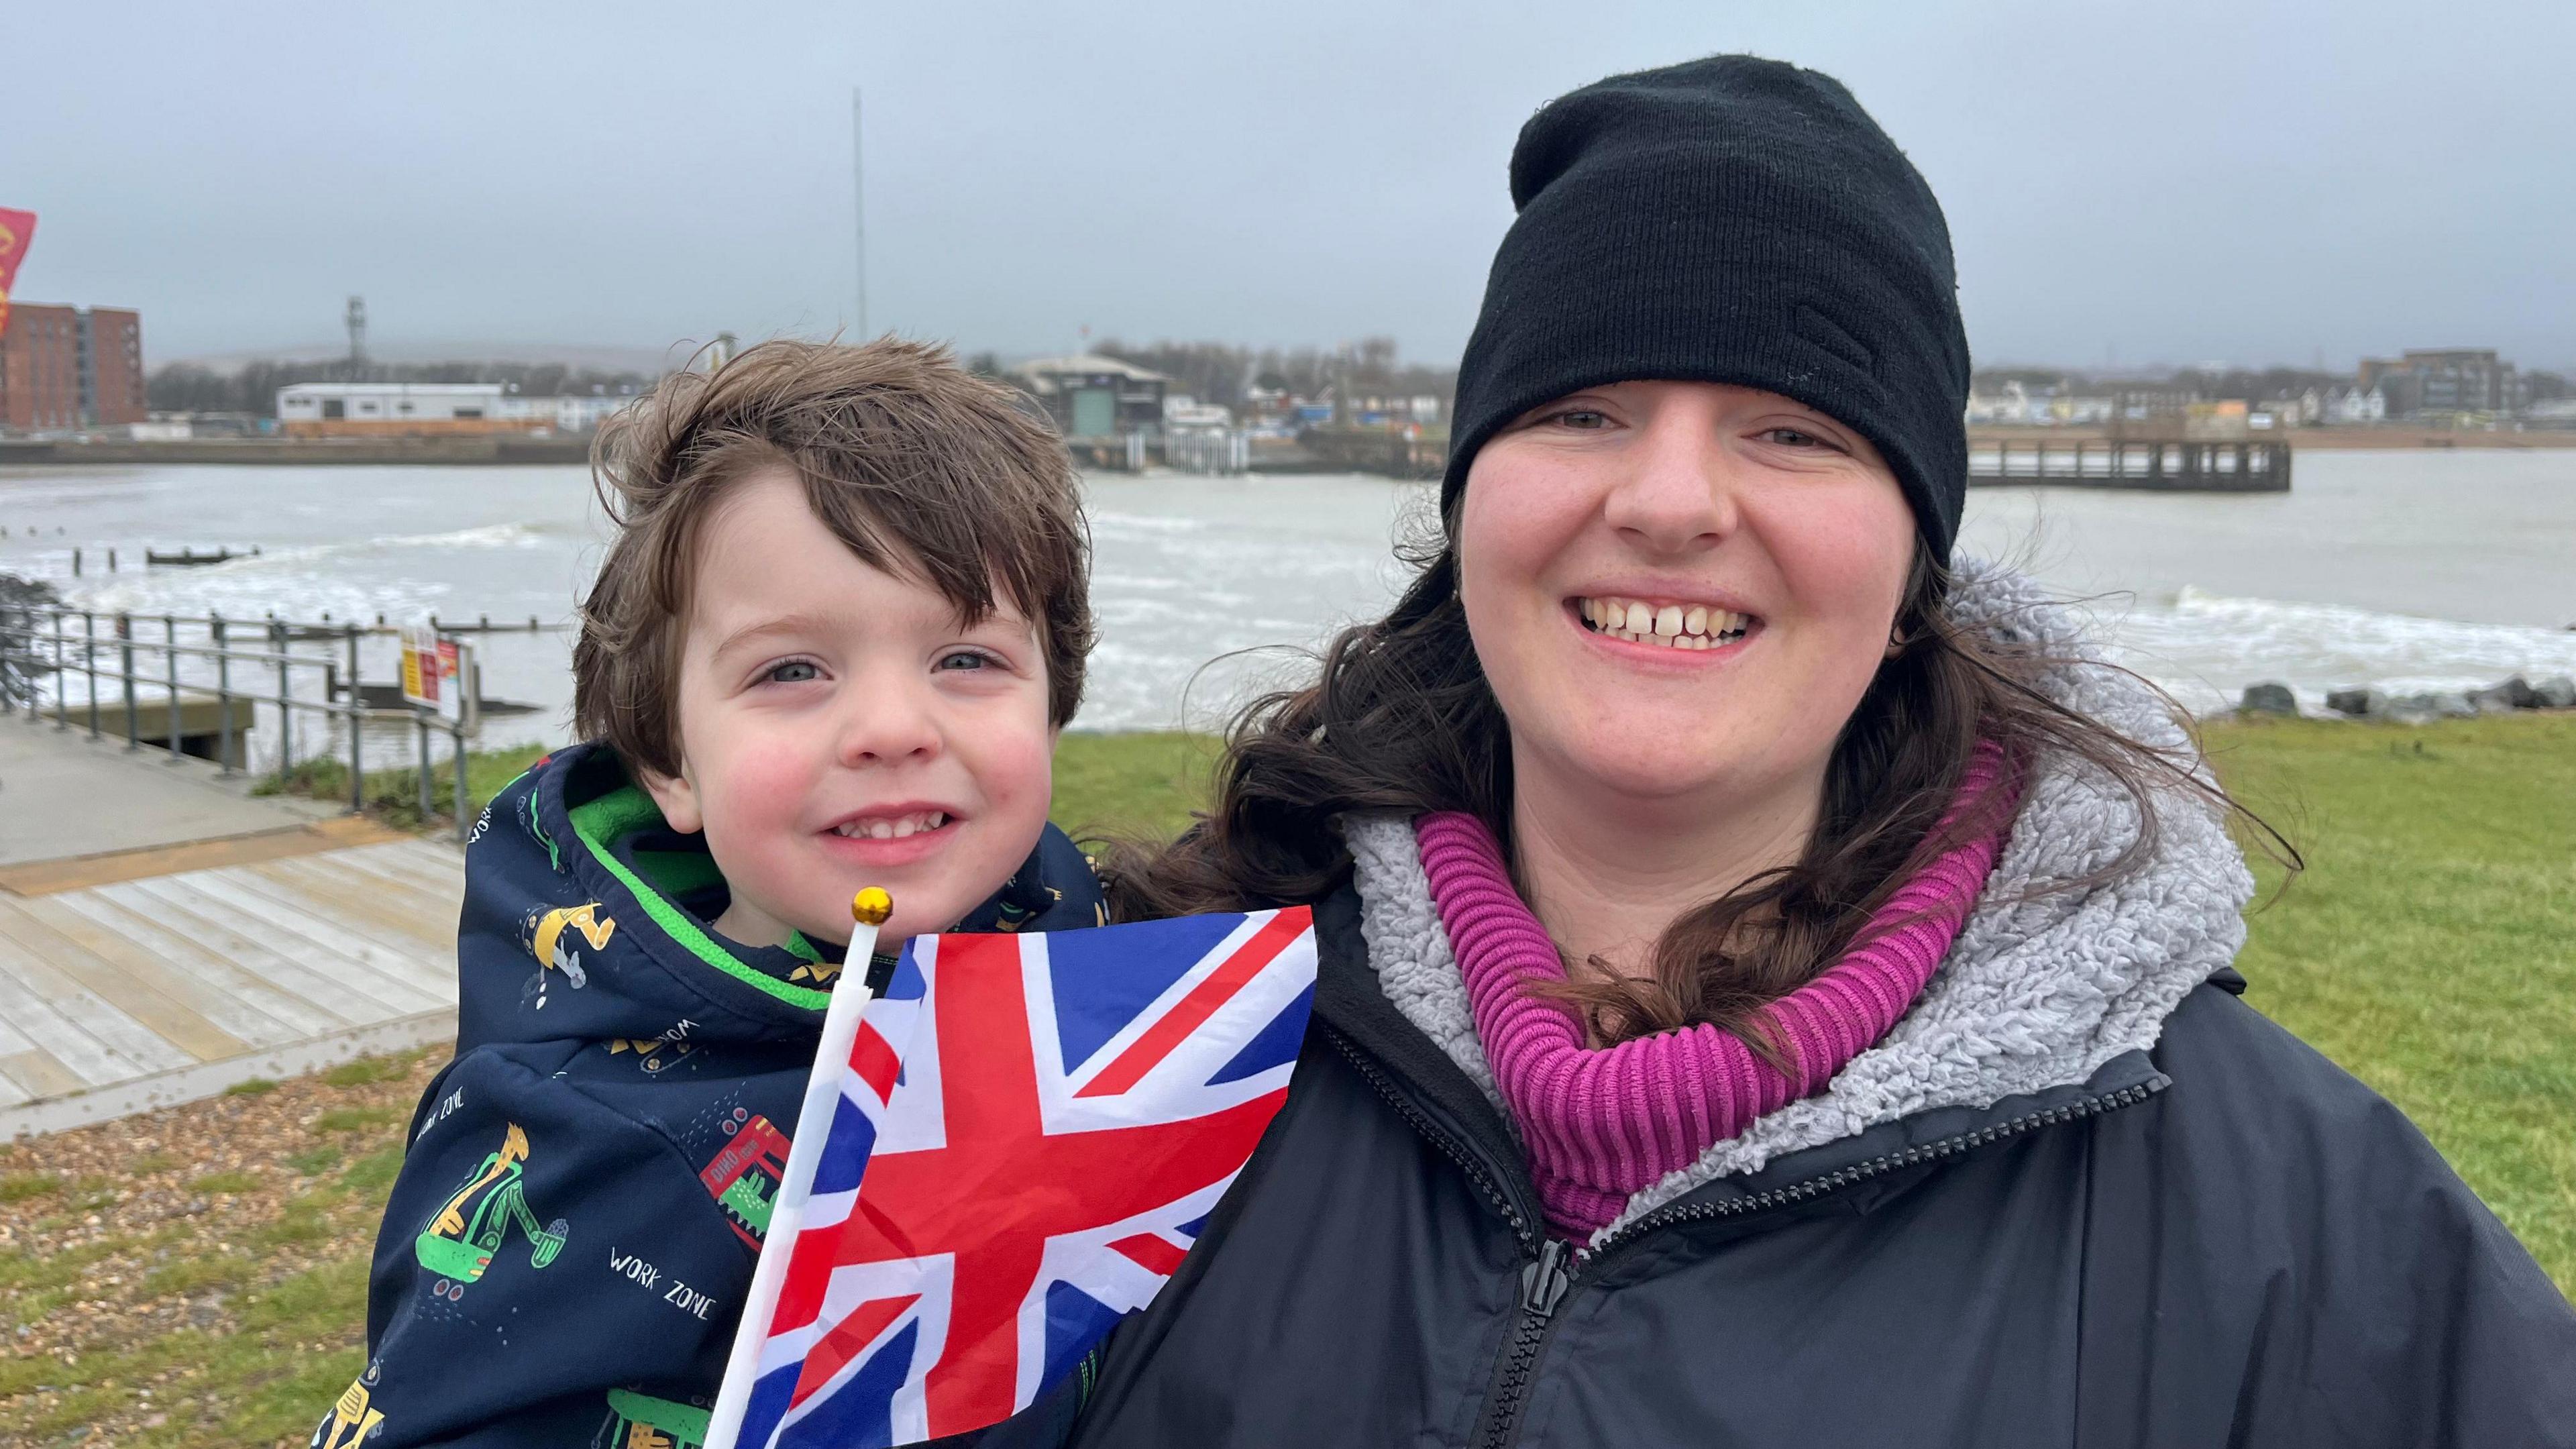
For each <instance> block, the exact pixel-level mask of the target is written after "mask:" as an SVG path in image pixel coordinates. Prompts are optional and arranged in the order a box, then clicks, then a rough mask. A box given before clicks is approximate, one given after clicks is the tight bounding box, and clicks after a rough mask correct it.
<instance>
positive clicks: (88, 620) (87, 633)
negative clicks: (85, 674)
mask: <svg viewBox="0 0 2576 1449" xmlns="http://www.w3.org/2000/svg"><path fill="white" fill-rule="evenodd" d="M81 664H82V667H83V668H85V669H87V670H88V671H89V737H90V738H91V739H97V738H98V615H97V614H95V613H93V612H91V611H90V610H88V609H83V610H81Z"/></svg>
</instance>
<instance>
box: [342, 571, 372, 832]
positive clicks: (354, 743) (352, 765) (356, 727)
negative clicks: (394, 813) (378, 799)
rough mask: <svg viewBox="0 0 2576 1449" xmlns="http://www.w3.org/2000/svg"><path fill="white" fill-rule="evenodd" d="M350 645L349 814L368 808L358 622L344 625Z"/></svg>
mask: <svg viewBox="0 0 2576 1449" xmlns="http://www.w3.org/2000/svg"><path fill="white" fill-rule="evenodd" d="M343 627H345V628H346V629H347V631H348V633H347V639H348V644H349V813H351V814H353V815H354V814H356V813H358V812H359V811H361V810H364V809H366V808H367V742H366V741H365V740H363V739H361V738H360V736H361V735H362V734H364V733H365V728H364V727H365V725H366V720H367V716H366V707H367V702H366V700H365V698H364V697H363V696H362V695H361V694H360V692H359V689H358V621H357V620H355V619H352V620H350V621H349V622H348V623H347V624H346V625H345V626H343Z"/></svg>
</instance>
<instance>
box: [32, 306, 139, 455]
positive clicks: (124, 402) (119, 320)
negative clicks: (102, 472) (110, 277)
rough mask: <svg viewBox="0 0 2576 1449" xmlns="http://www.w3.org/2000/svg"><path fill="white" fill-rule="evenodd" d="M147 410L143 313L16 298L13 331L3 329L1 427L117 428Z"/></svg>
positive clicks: (43, 428)
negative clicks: (57, 305) (144, 390)
mask: <svg viewBox="0 0 2576 1449" xmlns="http://www.w3.org/2000/svg"><path fill="white" fill-rule="evenodd" d="M144 416H145V410H144V397H143V319H142V318H141V317H140V316H139V315H137V314H136V313H133V312H129V311H125V310H123V309H120V308H115V307H91V308H86V309H84V308H78V307H48V306H44V305H41V304H38V303H29V302H14V303H11V304H10V307H9V323H8V330H7V331H6V332H5V333H0V427H7V428H15V429H19V430H21V431H31V432H32V431H55V430H68V429H72V428H83V427H115V426H120V425H122V424H125V423H139V422H141V421H143V419H144Z"/></svg>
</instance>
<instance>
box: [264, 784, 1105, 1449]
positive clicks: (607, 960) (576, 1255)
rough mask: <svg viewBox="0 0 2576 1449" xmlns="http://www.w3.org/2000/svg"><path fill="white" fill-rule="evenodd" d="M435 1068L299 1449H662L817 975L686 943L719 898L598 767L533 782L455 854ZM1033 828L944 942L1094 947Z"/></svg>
mask: <svg viewBox="0 0 2576 1449" xmlns="http://www.w3.org/2000/svg"><path fill="white" fill-rule="evenodd" d="M465 875H466V889H465V911H464V917H463V920H462V922H461V924H460V926H459V929H458V935H457V978H458V979H457V985H458V995H459V1002H458V1009H457V1014H458V1031H457V1056H456V1060H455V1061H454V1062H452V1063H450V1064H449V1065H448V1067H447V1068H446V1070H444V1071H443V1072H441V1073H440V1074H439V1076H438V1078H437V1079H436V1080H435V1081H434V1082H432V1083H431V1085H430V1088H429V1091H428V1092H427V1093H426V1094H425V1095H424V1096H423V1097H422V1099H421V1103H420V1107H419V1110H418V1111H417V1112H416V1113H414V1115H413V1118H412V1123H411V1129H410V1130H411V1139H410V1146H409V1148H408V1150H407V1152H406V1154H405V1157H404V1160H403V1167H402V1173H401V1175H400V1177H399V1178H397V1180H396V1181H395V1183H394V1190H393V1197H392V1201H391V1202H390V1204H389V1205H388V1206H387V1208H386V1212H385V1221H384V1226H383V1229H382V1230H381V1232H380V1233H379V1234H378V1237H377V1241H376V1251H375V1258H374V1263H373V1267H372V1269H371V1272H370V1276H369V1280H368V1292H367V1348H368V1361H367V1366H366V1370H365V1372H364V1373H363V1374H361V1375H360V1377H359V1379H358V1380H357V1382H355V1383H352V1384H351V1385H350V1386H349V1388H348V1390H347V1392H345V1393H343V1394H342V1395H341V1396H340V1398H339V1400H338V1401H337V1402H335V1403H331V1404H316V1405H314V1410H315V1414H316V1417H317V1419H318V1421H319V1422H318V1423H317V1425H316V1427H315V1430H314V1434H313V1439H312V1443H313V1445H314V1446H315V1449H400V1446H404V1445H427V1444H435V1445H458V1446H476V1449H497V1446H530V1449H534V1446H540V1445H542V1446H547V1449H554V1446H563V1445H570V1446H581V1445H593V1446H608V1445H616V1446H618V1449H644V1446H649V1449H686V1446H691V1445H694V1444H696V1443H698V1442H699V1441H700V1440H701V1439H702V1438H703V1436H704V1434H705V1426H706V1413H707V1410H708V1408H709V1406H711V1405H712V1404H713V1402H714V1399H715V1391H716V1386H717V1382H718V1379H719V1378H720V1376H721V1374H722V1372H723V1365H724V1356H725V1350H726V1348H727V1347H728V1346H729V1345H730V1344H731V1342H732V1338H733V1329H734V1322H735V1320H736V1318H737V1317H738V1316H739V1314H740V1311H741V1309H740V1304H741V1299H742V1294H743V1291H744V1289H745V1288H747V1287H748V1286H749V1284H750V1281H751V1268H752V1263H753V1260H754V1257H755V1255H756V1254H757V1253H758V1252H759V1249H760V1243H761V1241H762V1239H763V1237H764V1236H765V1235H766V1234H767V1232H768V1227H769V1213H770V1205H771V1204H772V1203H773V1202H774V1201H775V1200H776V1194H777V1186H778V1180H779V1177H780V1175H781V1174H782V1173H783V1172H784V1171H785V1170H786V1163H787V1151H788V1139H789V1134H790V1133H791V1132H792V1131H793V1130H794V1128H795V1124H796V1112H797V1108H798V1105H799V1104H800V1103H801V1101H802V1100H803V1097H804V1088H805V1075H806V1071H807V1068H808V1067H809V1066H810V1065H811V1064H812V1061H813V1056H814V1044H815V1039H816V1036H817V1034H818V1032H819V1031H820V1029H821V1026H822V1020H823V1010H824V1008H825V1007H826V1006H827V1005H828V1004H829V1003H830V1001H831V999H832V998H831V988H832V987H833V986H834V985H835V984H836V983H837V982H838V980H839V978H840V974H841V973H840V966H841V962H840V960H839V953H838V951H837V950H835V949H833V948H831V947H829V946H818V945H816V944H814V943H810V942H806V941H803V940H797V941H792V942H790V943H789V944H788V945H786V946H783V947H770V948H753V947H747V946H743V945H740V944H739V943H735V942H731V941H727V940H725V939H724V938H723V937H721V936H718V935H717V934H716V933H715V932H714V931H713V929H712V928H711V927H710V926H709V925H708V923H709V922H710V921H713V920H714V919H715V918H716V917H717V916H718V915H720V914H722V912H723V910H724V906H725V901H726V896H725V886H724V879H723V876H722V875H721V874H720V873H719V872H718V871H717V870H716V868H715V863H714V861H713V860H712V859H710V858H709V857H708V855H707V853H706V849H705V846H704V843H703V841H702V840H701V838H700V837H697V836H685V835H680V834H677V833H676V832H674V831H672V830H671V829H670V828H669V827H668V826H667V825H666V824H665V823H664V822H663V820H662V818H661V815H660V814H659V812H657V811H656V810H655V809H654V808H653V805H652V801H651V798H650V797H649V796H647V795H645V794H644V792H643V791H642V790H640V789H637V788H635V787H634V785H633V784H632V783H630V782H629V781H628V780H627V778H626V776H625V774H624V772H623V771H622V770H621V769H620V768H619V767H618V764H617V762H616V760H615V758H614V757H613V756H611V755H610V754H609V753H608V752H607V751H606V750H604V749H599V748H596V747H591V746H581V747H576V748H574V749H570V750H566V751H563V752H561V753H559V754H556V755H554V756H552V757H551V758H549V759H547V760H546V761H544V762H542V763H540V764H539V765H538V767H537V768H536V769H534V770H532V771H530V772H529V773H528V774H527V775H525V776H523V777H521V778H520V779H519V780H517V781H515V782H513V783H512V784H511V785H510V786H509V787H508V788H507V789H506V790H504V791H503V792H502V793H501V795H500V797H499V798H498V799H496V800H494V801H493V802H492V806H491V808H490V810H489V812H488V813H487V815H486V817H485V819H484V820H483V821H482V822H481V823H480V824H479V825H478V826H477V828H476V831H475V834H474V838H473V843H472V844H471V845H470V846H469V847H468V848H467V851H466V857H465ZM1100 906H1101V898H1100V891H1099V887H1098V884H1097V883H1096V882H1095V881H1094V879H1093V878H1092V874H1091V870H1090V866H1089V863H1088V862H1087V861H1085V860H1084V858H1083V856H1082V853H1081V851H1079V850H1078V849H1076V848H1075V847H1074V845H1073V843H1072V842H1071V841H1069V840H1067V839H1065V838H1064V836H1063V835H1062V834H1060V833H1058V832H1057V831H1055V830H1054V829H1053V828H1052V827H1050V828H1049V829H1048V830H1047V832H1046V835H1045V837H1044V838H1043V839H1041V840H1040V841H1039V843H1038V846H1037V848H1036V849H1035V850H1034V851H1033V852H1031V854H1030V856H1029V858H1028V860H1027V862H1026V863H1025V864H1024V865H1023V866H1022V867H1021V868H1020V870H1019V872H1018V873H1017V874H1016V875H1014V876H1013V877H1012V879H1011V881H1010V882H1009V883H1008V884H1007V885H1005V886H1004V887H1003V888H1002V890H1001V891H1000V892H999V893H997V894H996V895H995V896H994V897H993V898H992V899H991V900H989V901H987V902H985V903H984V905H982V906H980V907H978V908H977V909H976V910H975V911H974V912H972V913H970V914H969V915H968V916H967V918H966V919H965V920H963V921H961V922H959V923H958V929H962V930H997V929H1017V930H1056V929H1062V928H1065V927H1071V926H1089V925H1095V924H1098V922H1099V920H1100V915H1101V910H1100Z"/></svg>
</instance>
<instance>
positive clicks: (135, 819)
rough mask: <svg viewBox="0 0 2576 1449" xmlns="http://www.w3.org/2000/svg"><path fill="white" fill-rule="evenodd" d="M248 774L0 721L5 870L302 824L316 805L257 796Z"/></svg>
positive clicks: (81, 733)
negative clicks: (24, 863)
mask: <svg viewBox="0 0 2576 1449" xmlns="http://www.w3.org/2000/svg"><path fill="white" fill-rule="evenodd" d="M251 783H252V781H251V780H250V778H249V777H247V776H244V775H231V776H224V775H218V774H217V773H216V772H215V766H214V764H213V762H212V761H208V760H197V759H190V758H187V757H185V756H180V757H177V758H176V759H175V760H174V758H173V757H172V756H171V754H170V752H169V751H167V750H163V749H155V748H153V747H152V746H150V745H145V746H142V747H140V748H137V749H134V750H131V751H129V750H127V749H126V747H125V742H124V741H123V740H116V739H105V738H101V739H95V740H94V739H91V738H90V737H89V732H88V731H87V730H84V729H81V728H79V727H78V726H77V725H75V726H74V727H73V728H71V729H68V730H57V729H55V728H54V726H53V722H52V721H51V720H42V721H39V722H37V723H34V724H30V723H28V721H27V717H26V716H25V715H23V714H11V715H5V716H0V866H8V865H15V864H18V863H20V862H22V861H31V860H59V859H62V858H63V857H66V856H75V855H96V854H99V853H101V852H104V851H112V850H135V849H140V848H143V847H147V846H155V845H174V844H178V843H180V842H183V841H191V840H208V839H213V838H216V837H219V836H226V835H245V834H249V833H251V832H253V831H260V830H276V829H280V828H291V827H294V826H298V825H302V824H304V823H305V822H306V821H308V820H313V819H316V818H319V817H321V816H325V815H329V814H332V813H334V812H333V811H332V810H331V809H330V807H328V806H324V805H321V804H320V803H319V802H315V801H301V800H295V801H290V800H286V799H282V798H269V797H261V796H254V795H252V794H251V793H250V787H251Z"/></svg>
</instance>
